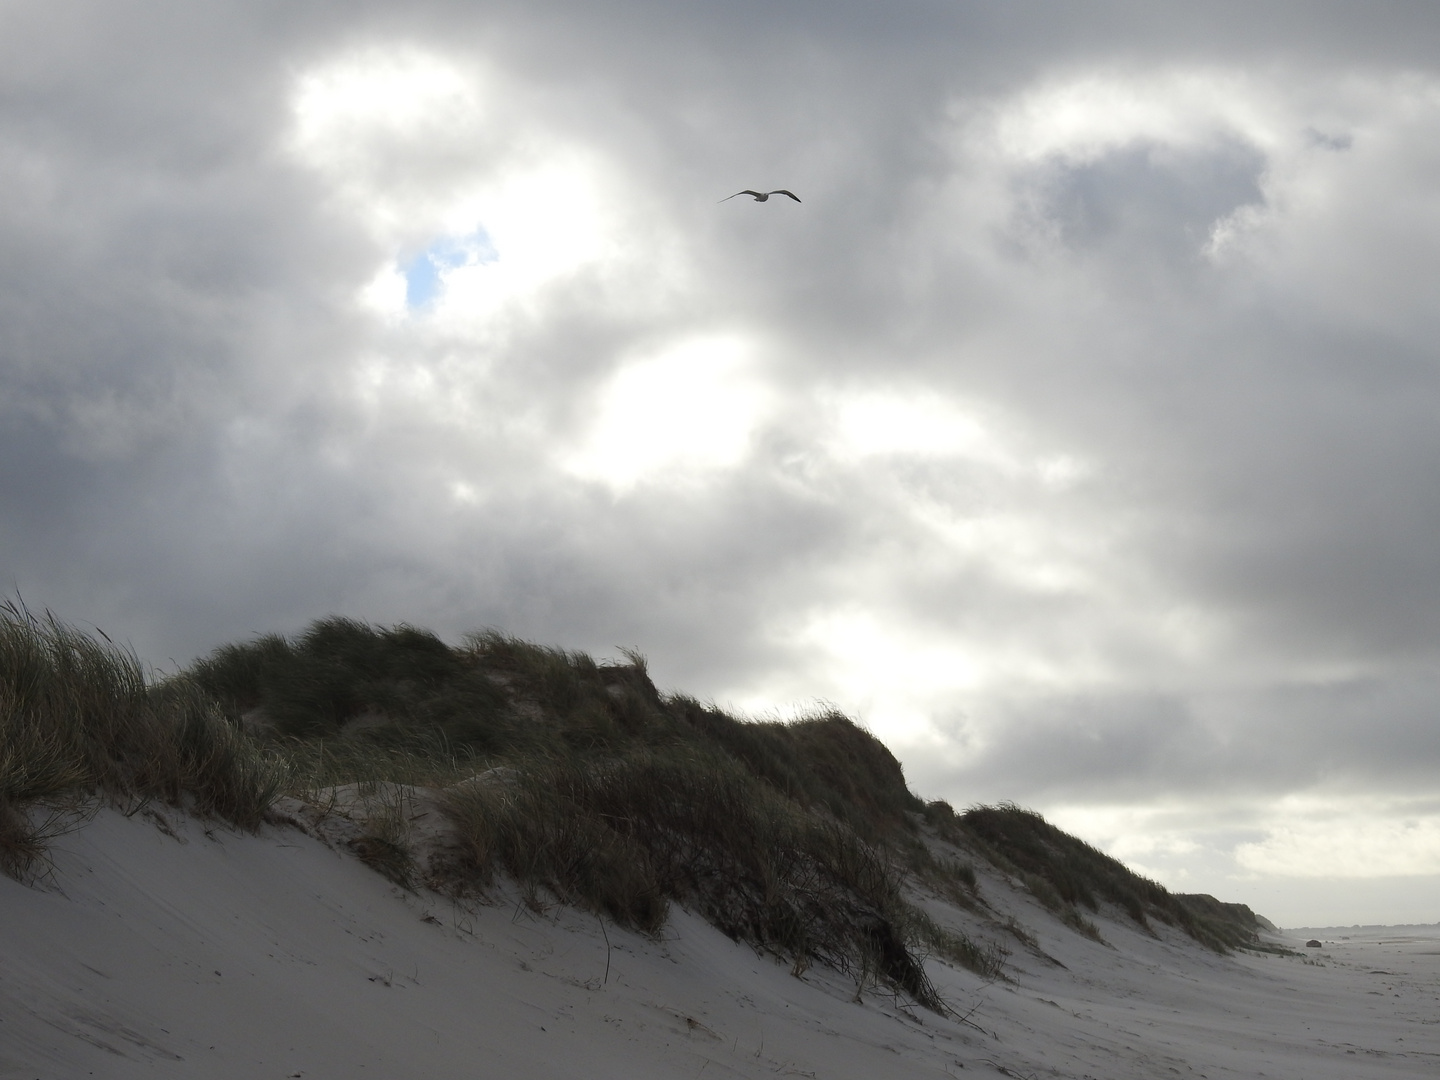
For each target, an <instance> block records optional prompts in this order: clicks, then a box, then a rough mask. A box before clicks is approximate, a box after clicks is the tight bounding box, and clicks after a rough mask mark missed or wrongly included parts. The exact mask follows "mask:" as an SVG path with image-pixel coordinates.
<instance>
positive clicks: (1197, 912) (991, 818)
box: [942, 803, 1259, 952]
mask: <svg viewBox="0 0 1440 1080" xmlns="http://www.w3.org/2000/svg"><path fill="white" fill-rule="evenodd" d="M945 831H949V832H950V833H951V834H952V835H955V834H956V833H958V834H963V836H964V837H965V838H966V839H967V840H968V841H969V842H970V843H971V844H972V845H974V846H976V847H978V848H979V849H980V850H981V851H982V852H983V853H984V854H985V855H986V857H987V858H989V859H990V861H991V862H993V863H995V864H996V865H997V866H1004V867H1007V868H1010V869H1012V870H1015V871H1018V873H1019V875H1020V877H1021V879H1022V880H1023V881H1024V882H1025V883H1026V887H1027V888H1028V889H1029V890H1030V891H1031V893H1033V894H1034V895H1035V897H1036V898H1037V899H1039V900H1040V901H1041V903H1043V904H1044V905H1045V906H1046V907H1048V908H1050V909H1051V910H1052V911H1054V912H1055V913H1056V914H1057V915H1059V916H1060V918H1061V919H1062V920H1063V921H1064V922H1066V923H1067V924H1068V925H1069V926H1071V927H1072V928H1074V929H1076V930H1078V931H1079V932H1080V933H1083V934H1085V935H1086V936H1088V937H1093V938H1096V939H1097V940H1098V938H1099V931H1098V930H1097V929H1096V928H1095V925H1094V924H1093V923H1091V922H1090V921H1089V920H1088V919H1087V918H1085V916H1084V914H1083V913H1082V911H1081V909H1082V908H1084V909H1086V910H1088V911H1091V912H1095V911H1098V910H1099V905H1100V902H1101V901H1108V902H1110V903H1113V904H1116V905H1117V906H1119V907H1120V908H1122V909H1123V910H1124V911H1125V912H1126V914H1128V915H1129V916H1130V918H1131V919H1133V920H1134V921H1135V922H1136V923H1137V924H1138V925H1139V926H1141V927H1144V928H1146V929H1149V921H1148V920H1149V919H1152V918H1153V919H1155V920H1157V921H1159V922H1161V923H1165V924H1167V925H1171V926H1178V927H1180V929H1182V930H1184V931H1185V932H1186V933H1187V934H1189V935H1190V936H1191V937H1193V938H1195V940H1197V941H1199V942H1201V943H1202V944H1204V945H1207V946H1209V947H1210V948H1212V949H1215V950H1217V951H1220V952H1224V951H1226V950H1227V949H1230V948H1236V947H1240V946H1248V945H1251V944H1252V943H1253V942H1254V941H1255V940H1256V938H1257V931H1258V930H1259V922H1258V920H1256V918H1255V916H1254V913H1253V912H1251V911H1250V909H1249V908H1247V907H1245V906H1244V905H1242V904H1220V903H1219V902H1218V901H1215V900H1213V898H1211V897H1189V896H1185V895H1181V894H1176V893H1172V892H1170V891H1169V890H1168V889H1166V888H1165V887H1164V886H1163V885H1161V884H1159V883H1158V882H1155V881H1151V880H1150V879H1149V878H1146V877H1142V876H1140V875H1139V874H1136V873H1135V872H1134V871H1132V870H1131V869H1130V868H1129V867H1127V866H1125V864H1124V863H1122V862H1120V861H1119V860H1118V859H1113V858H1111V857H1110V856H1109V855H1106V854H1105V853H1104V852H1102V851H1099V850H1097V849H1096V848H1094V847H1092V846H1091V845H1089V844H1087V843H1085V842H1084V841H1083V840H1080V839H1078V838H1077V837H1074V836H1071V835H1070V834H1069V833H1066V832H1064V831H1062V830H1060V829H1057V828H1056V827H1055V826H1054V825H1051V824H1050V823H1049V822H1048V821H1046V820H1045V819H1044V818H1043V817H1041V816H1040V815H1039V814H1037V813H1036V812H1035V811H1033V810H1025V809H1022V808H1020V807H1018V806H1015V805H1013V804H1010V803H1002V804H1000V805H998V806H976V807H971V808H970V809H969V810H966V811H965V812H964V813H963V814H959V815H953V817H952V820H951V821H950V822H948V823H943V824H942V835H943V834H944V832H945ZM1205 901H1210V902H1209V903H1206V902H1205Z"/></svg>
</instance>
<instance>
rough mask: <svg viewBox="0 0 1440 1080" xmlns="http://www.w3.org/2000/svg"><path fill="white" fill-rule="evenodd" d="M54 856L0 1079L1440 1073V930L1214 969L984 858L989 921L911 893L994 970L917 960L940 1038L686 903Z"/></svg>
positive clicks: (168, 854) (186, 834)
mask: <svg viewBox="0 0 1440 1080" xmlns="http://www.w3.org/2000/svg"><path fill="white" fill-rule="evenodd" d="M207 829H208V831H207ZM52 857H53V868H52V872H51V874H50V876H49V878H48V879H47V880H45V881H42V882H40V883H39V884H38V885H36V886H27V885H22V884H20V883H18V882H16V881H13V880H10V879H8V878H0V956H3V964H0V1077H5V1078H7V1080H8V1078H12V1077H13V1078H21V1077H25V1078H30V1080H42V1078H43V1080H68V1078H71V1077H86V1076H103V1077H115V1078H126V1077H141V1076H144V1077H166V1076H175V1077H207V1078H210V1077H213V1078H227V1077H235V1078H241V1077H243V1078H246V1080H250V1078H254V1077H305V1078H326V1077H334V1078H337V1080H339V1078H350V1077H358V1076H376V1077H386V1078H410V1077H414V1078H421V1077H424V1078H427V1080H444V1078H449V1077H456V1078H458V1077H477V1076H499V1075H505V1076H509V1077H516V1078H521V1080H524V1078H530V1077H536V1078H541V1077H543V1078H549V1077H556V1078H558V1077H567V1078H568V1077H576V1076H585V1077H611V1076H613V1077H617V1078H618V1077H650V1076H653V1077H677V1076H700V1075H704V1076H707V1077H711V1076H739V1077H760V1076H777V1075H779V1076H784V1075H791V1076H812V1077H824V1078H847V1077H855V1078H857V1080H858V1078H866V1080H870V1078H876V1077H891V1076H893V1077H902V1076H903V1077H930V1076H935V1077H939V1076H947V1075H948V1076H958V1075H981V1076H983V1075H1010V1076H1023V1077H1042V1076H1056V1077H1074V1078H1082V1077H1095V1078H1106V1080H1110V1078H1126V1077H1135V1078H1154V1077H1163V1076H1171V1075H1179V1076H1204V1077H1258V1076H1265V1077H1307V1078H1317V1077H1318V1078H1323V1077H1336V1078H1340V1077H1346V1078H1354V1077H1370V1076H1375V1077H1382V1076H1383V1077H1408V1076H1414V1077H1422V1076H1424V1077H1430V1076H1434V1075H1436V1073H1437V1071H1440V1025H1437V1024H1436V1023H1434V1020H1435V1017H1436V1016H1437V1015H1440V979H1437V976H1440V963H1437V960H1440V930H1437V928H1430V929H1429V930H1424V929H1419V930H1415V929H1412V930H1410V931H1408V932H1407V933H1405V934H1403V935H1402V934H1398V933H1392V934H1389V935H1379V936H1377V935H1373V934H1372V935H1370V936H1369V937H1366V936H1364V935H1360V934H1350V933H1349V932H1347V936H1349V937H1350V940H1348V941H1342V940H1339V938H1338V937H1333V938H1327V939H1326V940H1327V945H1326V947H1325V948H1322V949H1319V950H1315V949H1309V950H1303V949H1302V950H1301V953H1302V954H1303V955H1301V954H1297V955H1290V956H1285V955H1265V954H1257V953H1248V952H1240V953H1236V954H1232V955H1228V956H1225V955H1220V954H1217V953H1215V952H1212V951H1210V950H1207V949H1205V948H1204V947H1203V946H1201V945H1199V944H1198V943H1196V942H1195V941H1194V940H1193V939H1191V938H1190V937H1188V936H1185V935H1183V934H1182V933H1180V932H1179V931H1178V930H1174V929H1172V928H1169V927H1165V926H1163V925H1161V926H1154V928H1153V931H1152V932H1151V933H1147V932H1146V931H1144V930H1143V929H1141V928H1140V927H1139V926H1138V925H1137V924H1136V923H1135V922H1134V921H1133V920H1132V919H1130V918H1129V917H1128V916H1126V915H1125V914H1124V913H1123V912H1122V911H1121V910H1119V909H1118V908H1110V907H1107V906H1103V905H1102V907H1101V910H1100V911H1099V912H1098V913H1097V914H1096V916H1095V919H1094V924H1095V926H1096V928H1097V929H1098V930H1099V932H1100V936H1101V937H1102V938H1103V941H1096V940H1093V939H1092V938H1090V937H1086V936H1084V935H1082V934H1079V933H1076V932H1075V931H1074V930H1073V929H1072V928H1071V927H1069V926H1066V925H1064V924H1063V923H1061V922H1060V921H1059V920H1058V919H1057V918H1056V917H1055V916H1054V915H1052V914H1051V913H1050V912H1049V911H1047V910H1046V909H1045V908H1043V907H1042V906H1041V905H1040V904H1039V903H1038V902H1037V901H1036V899H1035V898H1034V896H1033V895H1032V894H1031V893H1030V892H1029V891H1027V890H1025V889H1024V888H1022V887H1021V885H1020V883H1019V882H1018V881H1015V880H1014V879H1013V878H1012V877H1011V876H1010V875H1008V874H1007V873H1006V872H1003V871H1001V870H999V869H997V868H995V867H994V866H992V865H990V864H988V863H985V862H983V861H981V862H979V863H978V864H977V871H978V873H979V881H978V886H979V895H980V897H981V898H982V899H983V900H984V902H985V904H986V905H988V906H987V907H981V908H979V909H978V910H965V909H963V908H958V907H955V906H954V905H953V904H951V903H949V902H948V901H946V900H944V899H943V898H941V897H939V896H924V895H919V896H917V900H918V901H919V902H921V903H922V904H923V905H924V906H925V907H926V908H927V910H929V911H930V913H931V914H932V916H934V917H935V918H936V919H937V921H940V922H942V923H944V924H946V925H951V926H954V927H956V928H963V929H965V930H966V931H967V932H968V933H970V934H971V935H972V936H974V937H975V938H976V939H977V940H981V941H987V942H995V943H1004V942H1008V944H1007V947H1008V948H1009V949H1010V955H1009V956H1008V958H1007V962H1006V977H1005V979H1003V980H1000V981H991V982H986V981H985V980H983V979H982V978H981V977H980V976H978V975H976V974H974V973H972V972H970V971H966V970H962V969H958V968H953V967H951V966H949V965H947V964H944V963H942V962H939V961H937V960H935V959H933V958H932V959H930V960H928V961H927V968H928V970H929V973H930V976H931V979H932V981H933V982H934V984H935V986H936V988H937V989H938V990H939V991H940V993H941V994H942V995H943V996H944V997H945V999H946V1000H947V1001H948V1002H949V1004H950V1005H951V1006H952V1007H953V1009H954V1010H955V1011H956V1013H957V1014H958V1015H955V1016H950V1017H942V1016H939V1015H937V1014H936V1013H934V1012H931V1011H927V1010H923V1009H918V1008H915V1007H914V1006H913V1005H910V1004H907V1003H906V1002H905V1001H903V1000H901V999H897V998H895V997H893V996H890V995H888V994H886V993H884V992H881V991H879V990H877V989H876V988H874V987H865V988H862V989H861V993H860V995H859V1000H856V998H857V993H856V991H857V986H856V984H855V982H854V981H853V980H852V979H848V978H846V977H844V976H841V975H839V974H837V973H835V972H833V971H830V970H828V969H825V968H823V967H822V966H818V965H817V966H812V967H810V968H808V969H807V970H805V971H803V972H802V973H801V974H800V975H799V976H798V977H797V976H795V975H793V974H792V970H791V966H790V965H789V964H782V963H779V962H777V961H776V960H774V959H772V958H770V957H767V956H763V955H760V954H758V953H757V952H756V951H755V950H754V949H753V948H751V947H750V946H748V945H744V944H740V943H736V942H734V941H731V940H730V939H728V938H726V937H725V936H724V935H722V934H721V933H719V932H718V931H717V930H715V929H714V928H712V927H711V926H709V925H708V924H706V923H705V922H703V921H701V920H700V919H699V918H697V917H695V916H694V915H691V914H689V913H687V912H686V911H684V910H680V909H676V910H674V911H673V912H672V915H671V918H670V920H669V921H668V922H667V923H666V925H665V927H664V928H663V930H662V931H661V933H660V934H659V935H658V936H657V937H654V938H651V937H646V936H643V935H639V934H635V933H632V932H629V931H625V930H623V929H620V928H618V927H615V926H613V925H609V924H603V925H602V923H601V922H600V921H598V920H597V919H596V918H595V917H594V916H592V915H588V914H583V913H580V912H577V911H575V910H573V909H567V908H564V907H558V906H557V907H552V908H549V909H547V910H545V911H542V912H536V911H533V910H531V909H530V908H528V907H527V906H525V905H524V904H523V903H521V902H520V898H519V894H518V893H514V892H510V891H507V890H506V888H505V887H503V886H502V887H501V888H499V889H498V890H497V891H496V893H495V894H494V895H493V896H492V897H491V899H490V901H489V902H488V903H483V904H482V903H475V902H456V901H452V900H449V899H446V898H444V897H442V896H440V895H439V894H435V893H429V892H425V891H423V890H422V891H420V892H406V891H404V890H402V889H400V888H398V887H396V886H394V885H392V884H391V883H389V882H388V881H386V880H384V879H383V878H382V877H381V876H379V875H377V874H376V873H374V872H373V871H372V870H371V869H369V868H368V867H366V866H365V865H364V864H362V863H361V862H360V861H359V860H358V859H357V858H355V857H354V856H353V855H352V854H350V853H349V852H347V851H345V850H343V848H334V847H331V846H327V845H326V844H325V843H324V842H322V840H321V839H319V838H317V837H315V836H311V835H307V834H306V833H304V832H302V831H300V830H297V829H294V828H283V827H277V826H274V825H267V826H265V827H264V828H263V829H262V830H261V831H260V833H259V834H257V835H250V834H242V833H236V832H232V831H228V830H223V829H218V828H215V827H213V826H206V825H205V824H204V823H203V822H200V821H197V820H193V819H189V818H186V817H184V816H182V815H179V814H177V813H175V812H173V811H165V812H164V813H163V814H159V813H156V814H149V815H147V814H146V813H141V814H136V815H134V816H132V817H128V818H127V817H125V816H123V815H121V814H119V813H117V812H115V811H113V810H105V811H102V812H100V813H99V814H98V815H97V817H96V818H95V820H94V821H92V822H90V823H89V824H88V825H86V826H85V827H84V828H82V829H80V830H78V831H76V832H74V833H72V834H70V835H68V836H66V837H64V838H62V839H61V840H59V841H57V842H56V843H55V845H54V847H53V850H52ZM1007 920H1014V922H1015V925H1016V926H1017V927H1018V928H1019V930H1020V934H1019V935H1017V934H1016V933H1014V932H1011V931H1006V930H1004V929H1003V924H1004V923H1005V922H1006V921H1007ZM1027 935H1028V937H1029V938H1030V939H1031V942H1030V943H1027V942H1026V941H1025V940H1022V936H1027ZM1299 941H1303V938H1301V939H1298V941H1290V942H1289V943H1290V944H1292V945H1295V944H1298V943H1299ZM962 1016H963V1017H965V1019H964V1020H962V1019H960V1017H962Z"/></svg>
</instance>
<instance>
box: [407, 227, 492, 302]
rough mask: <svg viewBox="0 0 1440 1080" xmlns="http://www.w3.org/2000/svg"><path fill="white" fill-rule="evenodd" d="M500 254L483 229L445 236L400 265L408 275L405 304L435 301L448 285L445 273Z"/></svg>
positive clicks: (490, 260) (473, 264) (476, 263)
mask: <svg viewBox="0 0 1440 1080" xmlns="http://www.w3.org/2000/svg"><path fill="white" fill-rule="evenodd" d="M498 257H499V256H498V255H497V254H496V252H495V246H494V245H493V244H491V243H490V237H489V235H487V234H486V232H485V230H484V229H476V230H475V231H474V232H473V233H471V234H470V235H469V236H442V237H441V238H440V239H438V240H436V241H434V242H433V243H431V244H430V246H429V247H427V248H426V249H425V250H424V251H422V252H420V254H418V255H416V256H415V257H414V258H413V259H411V260H410V261H409V262H408V263H404V264H403V265H401V267H400V273H401V274H403V275H404V277H405V306H406V307H407V308H411V309H412V310H413V309H415V308H424V307H429V306H430V305H431V304H433V303H434V302H435V300H436V298H437V297H439V295H440V293H441V292H442V291H443V290H444V288H445V274H446V272H447V271H449V270H454V269H456V268H458V267H461V266H475V265H478V264H480V263H488V262H494V261H495V260H496V259H497V258H498Z"/></svg>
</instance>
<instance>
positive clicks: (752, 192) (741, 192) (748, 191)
mask: <svg viewBox="0 0 1440 1080" xmlns="http://www.w3.org/2000/svg"><path fill="white" fill-rule="evenodd" d="M735 195H754V196H755V198H757V199H758V198H760V192H758V191H751V190H750V189H749V188H746V189H745V190H744V191H737V192H735ZM735 195H726V196H725V198H723V199H721V200H720V201H721V202H729V201H730V200H731V199H733V198H735ZM790 197H791V198H792V199H793V198H794V197H795V196H794V195H791V196H790Z"/></svg>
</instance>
